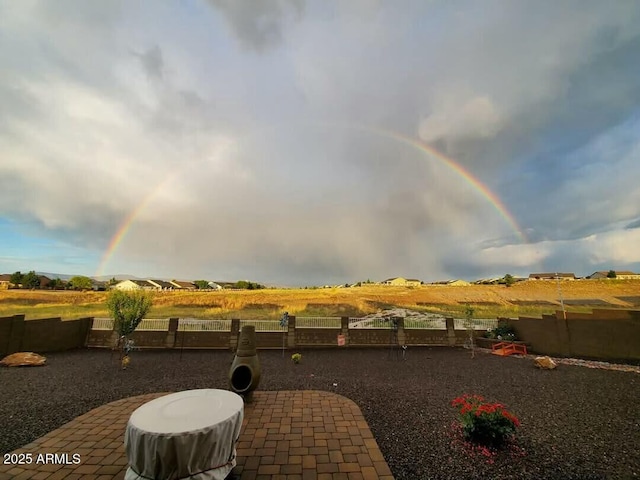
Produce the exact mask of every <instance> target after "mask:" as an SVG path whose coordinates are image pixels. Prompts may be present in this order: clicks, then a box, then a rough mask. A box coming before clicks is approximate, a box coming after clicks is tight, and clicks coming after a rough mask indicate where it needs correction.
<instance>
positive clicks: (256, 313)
mask: <svg viewBox="0 0 640 480" xmlns="http://www.w3.org/2000/svg"><path fill="white" fill-rule="evenodd" d="M560 287H561V294H562V297H563V298H564V300H565V301H566V303H567V304H566V309H567V310H568V311H590V310H591V309H592V308H634V306H635V308H640V280H581V281H564V282H561V284H560ZM106 296H107V293H105V292H65V291H52V292H49V291H37V290H36V291H23V290H0V316H5V315H14V314H25V315H27V318H29V319H32V318H45V317H52V316H55V317H57V316H61V317H63V318H77V317H82V316H106V315H107V311H106V308H105V306H104V304H105V299H106ZM618 297H635V299H634V298H627V301H624V300H621V299H620V298H618ZM466 304H469V305H472V306H473V307H474V308H475V317H477V318H495V317H496V316H512V317H513V316H518V315H532V316H539V315H540V314H541V313H551V312H553V311H555V310H560V308H561V307H560V302H559V292H558V285H557V284H556V282H554V281H526V282H519V283H517V284H515V285H513V286H512V287H506V286H504V285H469V286H461V287H452V286H445V285H427V286H423V287H416V288H405V287H383V286H367V287H358V288H329V289H309V290H305V289H286V290H284V289H283V290H280V289H274V290H247V291H220V292H158V293H156V294H155V298H154V307H153V309H152V311H151V314H150V315H149V316H150V317H151V316H152V317H156V318H166V317H170V316H176V317H196V318H212V319H213V318H273V319H275V318H279V316H280V315H281V314H282V312H283V311H285V310H286V311H288V312H289V313H290V314H292V315H298V316H342V315H347V316H358V315H365V314H369V313H373V312H376V311H378V310H379V309H385V308H389V307H404V308H410V309H415V310H422V311H429V312H440V313H445V314H451V315H454V316H462V315H463V311H464V308H465V305H466Z"/></svg>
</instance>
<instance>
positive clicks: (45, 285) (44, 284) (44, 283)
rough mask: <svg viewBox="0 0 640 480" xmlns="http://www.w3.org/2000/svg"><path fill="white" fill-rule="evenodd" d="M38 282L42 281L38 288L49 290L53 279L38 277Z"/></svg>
mask: <svg viewBox="0 0 640 480" xmlns="http://www.w3.org/2000/svg"><path fill="white" fill-rule="evenodd" d="M38 280H40V286H39V287H38V288H49V284H50V283H51V279H50V278H49V277H45V276H44V275H38Z"/></svg>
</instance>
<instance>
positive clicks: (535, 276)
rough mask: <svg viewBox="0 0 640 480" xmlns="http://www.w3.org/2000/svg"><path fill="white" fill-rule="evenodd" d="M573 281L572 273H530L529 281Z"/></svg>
mask: <svg viewBox="0 0 640 480" xmlns="http://www.w3.org/2000/svg"><path fill="white" fill-rule="evenodd" d="M556 278H558V279H560V280H575V279H576V276H575V274H574V273H530V274H529V280H555V279H556Z"/></svg>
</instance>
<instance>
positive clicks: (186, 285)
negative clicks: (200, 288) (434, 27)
mask: <svg viewBox="0 0 640 480" xmlns="http://www.w3.org/2000/svg"><path fill="white" fill-rule="evenodd" d="M171 283H172V284H173V285H174V286H175V288H176V289H178V290H195V289H196V284H195V283H193V282H182V281H179V280H171Z"/></svg>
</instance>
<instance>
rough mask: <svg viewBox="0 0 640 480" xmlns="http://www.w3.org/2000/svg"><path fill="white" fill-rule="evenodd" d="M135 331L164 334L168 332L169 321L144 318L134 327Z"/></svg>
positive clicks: (166, 319)
mask: <svg viewBox="0 0 640 480" xmlns="http://www.w3.org/2000/svg"><path fill="white" fill-rule="evenodd" d="M136 330H144V331H159V332H162V331H164V332H166V331H167V330H169V319H168V318H145V319H143V320H142V321H141V322H140V324H139V325H138V326H137V327H136Z"/></svg>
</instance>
